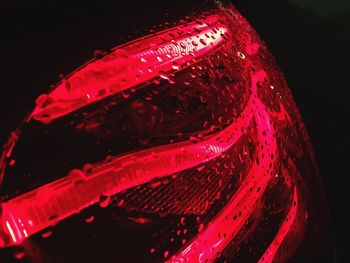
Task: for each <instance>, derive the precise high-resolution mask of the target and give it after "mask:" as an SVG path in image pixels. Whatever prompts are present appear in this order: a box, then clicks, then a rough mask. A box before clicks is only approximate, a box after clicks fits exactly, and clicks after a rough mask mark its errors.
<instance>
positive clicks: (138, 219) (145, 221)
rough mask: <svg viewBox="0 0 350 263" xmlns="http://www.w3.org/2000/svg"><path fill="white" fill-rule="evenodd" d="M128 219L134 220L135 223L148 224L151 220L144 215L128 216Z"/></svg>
mask: <svg viewBox="0 0 350 263" xmlns="http://www.w3.org/2000/svg"><path fill="white" fill-rule="evenodd" d="M128 219H129V220H131V221H133V222H135V223H138V224H141V225H143V224H149V223H151V222H152V220H151V219H149V218H146V217H128Z"/></svg>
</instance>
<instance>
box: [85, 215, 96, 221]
mask: <svg viewBox="0 0 350 263" xmlns="http://www.w3.org/2000/svg"><path fill="white" fill-rule="evenodd" d="M94 220H95V217H94V216H90V217H88V218H86V219H85V222H86V223H91V222H92V221H94Z"/></svg>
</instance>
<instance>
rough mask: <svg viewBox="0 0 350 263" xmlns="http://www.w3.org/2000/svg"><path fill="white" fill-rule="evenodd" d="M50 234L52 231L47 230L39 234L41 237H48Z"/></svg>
mask: <svg viewBox="0 0 350 263" xmlns="http://www.w3.org/2000/svg"><path fill="white" fill-rule="evenodd" d="M50 236H52V231H47V232H44V233H42V234H41V237H42V238H49V237H50Z"/></svg>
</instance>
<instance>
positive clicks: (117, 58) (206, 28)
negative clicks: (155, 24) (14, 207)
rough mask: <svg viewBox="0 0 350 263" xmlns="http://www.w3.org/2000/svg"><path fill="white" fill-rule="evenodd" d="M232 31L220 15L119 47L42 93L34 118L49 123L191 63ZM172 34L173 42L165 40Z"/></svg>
mask: <svg viewBox="0 0 350 263" xmlns="http://www.w3.org/2000/svg"><path fill="white" fill-rule="evenodd" d="M228 33H229V30H228V28H227V27H226V26H225V25H224V24H222V22H220V20H219V17H218V16H217V15H212V16H209V17H208V18H207V19H206V20H205V21H203V23H202V24H201V25H199V24H198V23H196V22H192V23H189V24H186V25H185V26H179V27H175V28H171V29H168V30H165V31H162V32H160V33H158V34H156V35H153V36H147V37H144V38H141V39H138V40H136V41H134V42H132V43H128V44H126V45H123V46H120V47H117V48H115V49H114V50H112V52H110V53H109V54H107V55H105V56H103V57H102V58H100V59H96V60H93V61H91V62H89V63H87V64H86V65H84V66H83V67H81V68H80V69H79V70H77V71H75V72H73V73H72V74H71V75H70V76H68V77H67V78H65V79H64V80H63V81H62V82H61V83H60V84H59V85H58V86H57V87H56V88H55V89H54V90H53V91H52V92H51V93H49V94H48V95H41V96H40V97H39V98H38V99H37V106H36V107H35V109H34V111H33V112H32V114H31V117H32V118H34V119H36V120H39V121H41V122H44V123H46V122H50V121H52V120H54V119H56V118H59V117H62V116H64V115H66V114H68V113H70V112H73V111H75V110H77V109H79V108H81V107H84V106H86V105H88V104H91V103H93V102H96V101H99V100H101V99H103V98H105V97H107V96H110V95H113V94H116V93H118V92H122V91H124V90H127V89H130V88H132V87H136V86H137V85H139V84H141V83H144V82H147V81H150V80H152V79H153V78H156V77H159V76H160V77H161V78H164V79H167V80H168V81H171V77H170V76H169V73H170V72H173V71H175V70H177V69H174V64H176V65H177V66H176V68H177V67H179V68H181V67H184V66H188V65H190V64H191V63H193V62H194V60H195V59H197V58H199V57H200V56H202V55H204V54H207V53H208V52H210V51H212V50H214V49H215V48H216V47H217V46H218V45H219V44H220V43H221V42H222V41H224V40H225V35H226V34H228ZM169 35H171V36H172V40H171V41H169V40H168V41H167V39H168V38H169Z"/></svg>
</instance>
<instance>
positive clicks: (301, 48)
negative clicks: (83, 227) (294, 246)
mask: <svg viewBox="0 0 350 263" xmlns="http://www.w3.org/2000/svg"><path fill="white" fill-rule="evenodd" d="M51 2H55V5H53V6H54V7H53V8H51V7H50V4H51ZM59 2H62V3H61V4H58V3H59ZM80 2H81V3H74V4H73V3H71V2H70V1H46V2H45V4H43V3H40V1H23V2H20V1H5V2H2V3H0V144H3V143H4V141H5V139H6V138H7V136H8V134H9V132H10V131H11V130H13V129H14V128H15V127H16V125H17V124H18V123H19V121H20V120H21V118H23V117H24V113H25V111H26V110H27V109H30V107H31V105H32V103H33V100H34V98H35V97H36V96H37V95H38V94H40V92H42V91H43V90H45V89H47V86H48V85H49V84H52V83H55V82H57V81H58V75H59V73H69V72H70V71H72V70H73V69H74V68H76V67H77V66H79V65H80V64H81V63H82V62H83V61H85V60H88V59H89V58H91V54H92V51H93V50H94V49H102V50H103V49H108V48H109V47H111V46H110V42H108V41H104V36H105V35H107V34H111V31H109V30H108V26H106V30H105V31H104V32H94V31H93V30H91V28H92V26H93V21H91V20H90V18H89V15H91V16H93V17H94V18H96V17H97V18H99V19H100V22H101V21H103V23H105V24H106V25H108V24H109V25H110V24H111V23H112V24H113V23H114V24H118V21H120V20H122V19H137V15H138V14H137V12H136V13H135V14H134V17H129V18H123V14H116V15H115V17H114V21H112V20H109V19H107V18H106V19H104V14H105V13H104V12H108V11H106V10H105V9H106V8H104V7H103V4H101V3H100V4H96V9H95V11H94V12H93V13H92V14H86V13H85V14H84V15H81V14H80V13H79V12H74V10H79V6H80V5H82V6H84V2H82V1H80ZM150 2H151V1H150ZM233 2H234V3H235V5H236V7H237V8H238V9H239V10H240V11H241V12H242V14H243V15H244V16H245V17H246V18H247V19H248V20H249V22H250V23H251V24H252V25H253V27H254V28H255V29H256V30H257V31H258V32H259V34H260V35H261V37H262V38H263V39H264V40H265V41H266V42H267V44H268V46H269V47H270V50H271V51H272V53H273V54H274V55H275V57H276V59H277V62H278V64H279V65H280V67H281V69H282V71H283V72H284V73H285V75H286V78H287V81H288V83H289V86H290V88H291V90H292V92H293V94H294V97H295V100H296V102H297V104H298V106H299V109H300V111H301V115H302V116H303V119H304V122H305V125H306V127H307V129H308V131H309V133H310V136H311V140H312V144H313V147H314V150H315V152H316V156H317V158H318V161H319V166H320V172H321V177H322V180H323V183H324V186H325V190H326V194H327V197H328V201H329V205H330V214H331V220H332V228H333V233H334V240H335V244H336V249H337V253H338V258H339V262H350V257H349V255H348V254H349V253H347V250H346V249H347V245H348V243H349V242H347V240H348V235H347V234H348V232H347V231H348V224H349V220H348V217H347V216H346V213H347V209H348V208H349V205H348V203H347V201H349V198H348V195H349V189H350V188H349V185H348V180H347V177H348V176H349V175H350V173H349V169H348V167H349V162H348V157H349V148H350V143H349V141H350V140H349V137H348V136H349V135H350V128H349V125H348V122H349V120H350V118H349V114H350V102H349V96H348V92H347V90H348V89H349V88H350V85H349V76H350V73H349V72H348V70H349V69H350V67H349V61H350V52H349V49H350V30H349V29H348V28H347V27H346V26H345V24H346V23H347V24H349V23H348V22H349V21H348V20H347V21H344V20H343V19H344V18H343V17H342V18H341V19H340V18H339V19H338V20H337V19H336V18H335V20H329V19H325V18H321V17H319V16H317V15H314V14H312V13H311V12H309V11H306V10H304V9H302V8H300V7H297V6H295V5H292V4H290V3H288V2H286V1H283V0H268V1H262V0H237V1H233ZM178 3H179V5H181V1H178ZM86 4H87V3H85V5H86ZM57 7H58V8H57ZM179 9H181V7H179ZM138 11H139V12H142V9H139V10H138ZM144 11H145V12H147V10H144ZM77 17H78V18H77ZM101 17H103V19H101ZM348 17H349V16H348ZM77 20H79V22H80V23H79V25H77V24H76V21H77ZM75 27H77V28H79V32H77V31H76V30H75V29H76V28H75ZM117 29H118V28H117ZM119 30H124V31H128V30H132V29H131V28H130V29H128V28H119ZM56 31H59V32H64V31H66V32H67V34H65V37H64V38H62V37H58V38H57V34H56ZM94 33H95V35H94ZM82 43H86V45H84V44H82ZM113 46H115V44H114V45H113ZM72 57H73V58H74V59H73V58H72ZM71 61H74V62H71ZM74 63H75V64H74ZM67 64H68V65H67ZM62 71H63V72H62Z"/></svg>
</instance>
